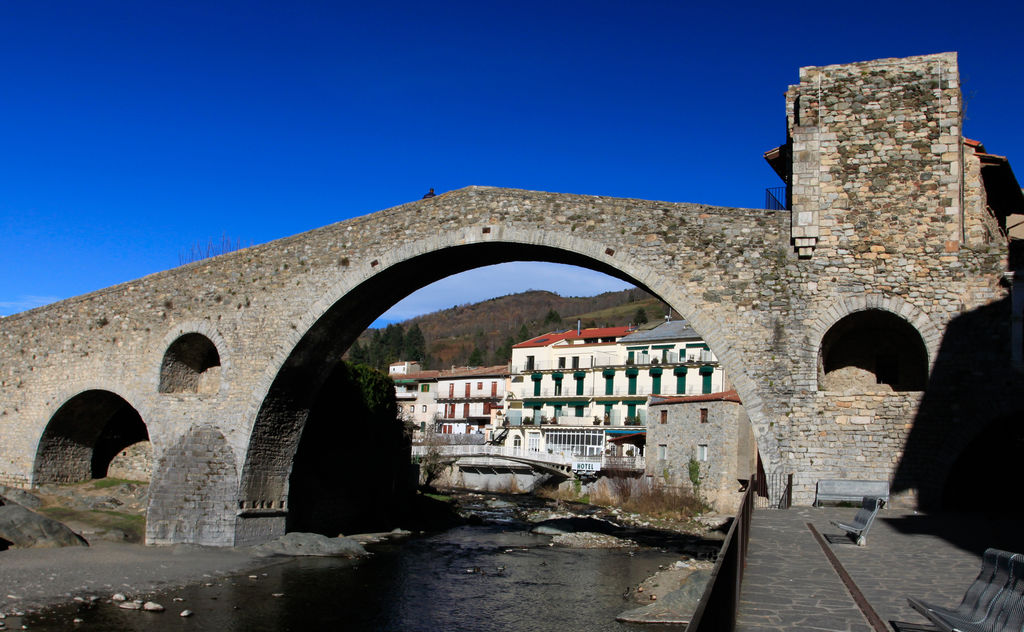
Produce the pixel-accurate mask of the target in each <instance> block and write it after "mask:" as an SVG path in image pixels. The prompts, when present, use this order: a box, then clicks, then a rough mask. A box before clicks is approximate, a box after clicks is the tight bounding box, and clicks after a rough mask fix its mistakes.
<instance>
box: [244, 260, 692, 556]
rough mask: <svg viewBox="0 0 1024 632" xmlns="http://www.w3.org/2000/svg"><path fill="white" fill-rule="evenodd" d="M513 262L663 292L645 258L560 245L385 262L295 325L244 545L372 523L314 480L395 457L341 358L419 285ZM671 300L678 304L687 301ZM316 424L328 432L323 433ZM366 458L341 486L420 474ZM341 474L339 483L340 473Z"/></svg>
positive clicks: (274, 393)
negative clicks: (630, 266)
mask: <svg viewBox="0 0 1024 632" xmlns="http://www.w3.org/2000/svg"><path fill="white" fill-rule="evenodd" d="M511 261H546V262H550V263H560V264H568V265H575V266H579V267H582V268H588V269H591V270H595V271H598V272H602V273H605V274H608V275H610V276H613V277H616V278H619V279H622V280H624V281H627V282H628V283H631V284H633V285H634V286H636V287H639V288H641V289H644V290H646V291H648V292H650V293H651V294H654V295H655V296H657V297H658V298H661V299H662V300H664V299H665V297H662V296H659V295H658V294H657V293H655V292H654V291H652V290H651V289H650V288H648V287H646V286H645V285H644V284H643V283H641V282H640V281H639V280H638V278H639V277H641V276H643V278H647V276H645V275H650V273H649V272H648V271H647V270H646V269H645V268H643V267H642V266H641V265H640V264H637V265H636V272H635V275H630V274H627V273H625V272H623V271H621V270H619V269H616V268H614V267H612V266H611V265H610V264H608V263H606V262H603V261H600V260H597V259H594V258H591V257H589V256H586V255H583V254H580V253H578V252H574V251H572V250H567V249H563V248H559V247H553V246H540V245H533V244H524V243H512V242H500V241H496V242H486V243H471V244H466V245H458V246H452V247H446V248H441V249H439V250H434V251H429V252H425V253H423V254H419V255H416V256H412V257H410V258H408V259H406V260H404V261H401V262H399V263H396V264H393V265H390V266H388V267H386V268H384V269H382V270H381V271H380V272H379V273H377V274H375V275H373V276H370V277H369V278H367V279H366V280H365V281H363V282H362V283H360V284H358V285H356V286H355V287H352V288H351V289H348V290H347V291H345V292H344V293H343V294H342V295H341V296H340V297H338V298H336V299H334V300H333V302H332V303H330V304H329V305H325V306H324V308H323V311H322V312H320V314H319V316H318V317H317V318H316V319H315V322H313V323H312V324H309V325H307V324H301V326H300V327H297V329H298V330H299V331H300V332H304V333H303V334H302V336H301V338H300V339H299V340H298V342H297V343H296V344H295V346H294V347H293V348H292V350H291V352H290V354H289V355H288V357H287V358H286V359H284V360H283V362H282V363H281V365H280V366H279V368H278V369H277V371H276V373H275V375H274V376H273V381H272V383H271V386H270V388H269V390H268V391H267V394H266V396H265V397H264V399H263V401H262V403H261V405H260V407H259V411H258V412H257V414H256V418H255V422H254V426H253V430H252V433H251V435H250V443H249V446H248V450H247V454H246V458H245V464H244V467H243V470H242V475H241V484H240V489H239V500H238V515H239V526H238V528H237V529H236V533H238V534H239V536H238V539H237V540H236V543H237V544H242V543H245V542H246V541H247V538H250V537H252V536H250V535H249V534H257V535H256V536H255V537H256V538H262V537H264V535H263V534H267V533H276V532H280V531H282V530H284V527H285V525H286V524H287V526H288V527H289V528H298V524H299V523H300V522H302V523H303V527H302V528H303V529H306V530H312V531H320V532H323V533H331V534H336V532H337V530H336V529H335V528H334V527H335V526H336V524H337V523H336V522H333V521H334V520H335V519H339V520H340V519H343V518H344V517H345V516H346V515H347V516H348V517H349V518H351V517H358V518H361V519H364V520H366V521H372V520H373V519H374V518H375V517H376V516H375V515H374V514H379V513H381V511H380V510H381V507H375V508H374V507H371V508H370V509H368V508H367V505H366V504H365V503H364V504H362V505H359V504H351V505H346V504H345V503H339V504H337V505H336V506H330V507H329V505H330V504H331V503H333V502H334V496H336V492H337V489H335V490H334V491H333V492H331V493H330V494H328V493H326V492H327V491H330V489H331V488H330V485H325V484H323V482H319V481H316V480H314V479H313V478H310V477H309V475H310V474H312V473H315V472H316V471H317V470H320V471H323V470H325V469H327V470H330V469H331V468H332V467H333V468H339V467H343V466H344V464H345V462H346V461H347V460H349V459H353V457H354V454H353V453H354V452H355V451H360V452H362V453H364V454H369V455H372V456H374V457H375V458H377V459H378V461H379V462H385V461H388V460H389V458H390V457H389V454H388V449H390V448H388V449H382V448H381V447H380V446H377V445H374V443H373V441H372V440H371V433H369V432H368V430H373V431H376V430H377V429H372V428H369V427H368V426H367V425H366V423H365V422H364V421H363V420H361V419H360V418H359V415H358V414H355V411H353V410H352V409H351V408H349V407H348V406H347V405H346V402H345V399H344V398H341V397H339V395H338V393H339V389H342V386H341V385H340V384H339V382H337V376H336V370H337V367H338V365H339V362H340V360H341V358H342V355H343V354H344V353H345V351H346V350H347V349H348V348H349V346H351V345H352V343H353V342H354V341H355V340H356V338H357V336H358V335H359V334H360V333H362V332H363V331H364V330H365V329H366V328H367V327H368V326H369V325H370V324H371V323H372V322H373V321H374V320H376V319H377V317H378V316H379V315H380V314H382V313H384V312H385V311H386V310H387V309H388V308H389V307H390V306H391V305H393V304H395V303H397V302H398V301H399V300H401V299H402V298H404V297H405V296H407V295H409V294H411V293H412V292H414V291H416V290H418V289H420V288H423V287H426V286H428V285H430V284H431V283H433V282H435V281H437V280H439V279H442V278H445V277H448V276H451V275H454V274H458V273H461V272H465V271H467V270H471V269H474V268H479V267H484V266H488V265H494V264H498V263H506V262H511ZM675 298H679V297H675ZM666 302H668V301H666ZM669 304H670V305H671V303H669ZM671 306H672V307H673V308H674V309H677V310H678V307H679V306H677V305H671ZM695 357H697V358H698V360H699V359H700V357H699V356H695ZM653 362H654V361H653V360H652V364H653ZM645 370H647V369H645ZM658 371H659V372H660V367H659V368H658ZM648 372H650V371H649V370H648ZM691 373H692V374H693V375H690V376H689V381H688V382H687V383H691V382H694V383H695V380H698V379H701V378H703V375H696V373H697V370H696V367H694V368H693V369H692V370H691ZM625 375H626V368H625V367H622V375H621V376H620V377H622V378H623V380H625V378H624V377H623V376H625ZM662 379H663V380H664V383H665V384H669V383H671V384H673V385H675V384H676V382H681V381H682V378H681V377H680V376H675V375H671V374H670V376H669V377H668V378H664V377H663V378H662ZM624 383H625V382H624ZM624 388H625V387H624ZM602 392H603V391H602ZM624 392H625V391H624ZM626 399H629V397H626ZM633 399H635V396H634V397H633ZM589 420H590V418H588V421H589ZM591 425H592V422H591ZM318 426H320V427H321V429H319V430H317V429H316V428H317V427H318ZM307 436H308V437H310V439H307ZM312 437H318V438H317V439H315V440H314V439H312ZM300 442H301V444H300ZM355 461H356V460H355V459H354V462H355ZM359 462H362V461H359ZM364 465H365V468H366V469H363V470H362V471H359V469H360V468H358V467H357V468H355V471H353V472H352V473H351V475H347V476H346V478H345V480H344V482H343V484H345V485H349V486H362V487H363V488H364V489H363V490H361V491H360V495H361V496H362V497H372V498H375V499H378V500H379V499H381V498H388V499H391V500H392V501H394V500H397V501H398V504H402V503H404V502H407V499H406V498H404V497H401V496H400V494H401V492H402V491H403V490H405V491H409V492H411V490H412V489H413V488H414V481H410V480H409V477H408V472H407V470H406V469H405V468H403V467H399V468H398V469H397V470H396V469H395V468H392V469H391V470H390V471H387V472H386V471H385V470H386V468H385V469H378V468H376V467H371V464H370V462H369V461H367V462H366V463H365V464H364ZM361 467H362V466H361ZM327 480H329V479H328V478H324V479H323V481H327ZM333 480H334V481H336V482H337V477H334V478H333ZM396 495H397V496H396ZM321 509H322V511H323V515H330V516H333V518H332V523H331V524H329V525H325V524H321V525H316V524H312V523H310V522H308V521H307V520H306V519H305V517H308V516H316V515H318V514H320V513H321ZM353 528H358V527H353Z"/></svg>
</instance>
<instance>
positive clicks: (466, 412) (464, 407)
mask: <svg viewBox="0 0 1024 632" xmlns="http://www.w3.org/2000/svg"><path fill="white" fill-rule="evenodd" d="M462 417H463V418H464V419H469V404H463V405H462Z"/></svg>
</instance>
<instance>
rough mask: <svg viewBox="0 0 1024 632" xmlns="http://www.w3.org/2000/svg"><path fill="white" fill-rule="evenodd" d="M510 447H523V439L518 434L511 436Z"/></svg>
mask: <svg viewBox="0 0 1024 632" xmlns="http://www.w3.org/2000/svg"><path fill="white" fill-rule="evenodd" d="M512 447H513V448H515V449H517V450H518V449H519V448H521V447H523V440H522V439H521V438H520V437H518V436H516V437H512Z"/></svg>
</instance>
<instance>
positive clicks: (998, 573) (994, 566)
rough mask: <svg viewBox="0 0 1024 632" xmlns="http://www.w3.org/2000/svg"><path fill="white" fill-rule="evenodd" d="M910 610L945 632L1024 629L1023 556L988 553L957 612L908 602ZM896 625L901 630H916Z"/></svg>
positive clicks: (956, 609) (994, 551) (896, 623)
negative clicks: (1023, 627)
mask: <svg viewBox="0 0 1024 632" xmlns="http://www.w3.org/2000/svg"><path fill="white" fill-rule="evenodd" d="M907 602H908V603H909V604H910V607H911V608H913V609H914V610H917V611H918V612H920V613H921V614H922V615H924V616H925V618H927V619H928V620H929V621H930V622H931V623H932V624H933V625H935V626H937V628H938V629H939V630H943V631H945V632H953V631H954V630H956V631H959V632H999V631H1001V630H1020V629H1021V628H1022V626H1024V556H1022V555H1020V554H1019V553H1009V552H1007V551H1000V550H998V549H988V550H987V551H985V554H984V556H982V561H981V572H980V573H979V574H978V578H977V579H975V580H974V583H972V584H971V585H970V587H969V588H968V589H967V592H966V593H965V594H964V598H963V601H961V602H960V605H959V606H957V607H956V608H943V607H942V606H934V605H932V604H929V603H927V602H924V601H920V600H918V599H913V598H908V599H907ZM893 624H894V625H895V626H896V627H897V629H900V630H910V629H914V628H915V627H916V626H913V625H912V624H910V625H905V624H904V625H901V624H900V622H896V621H894V622H893Z"/></svg>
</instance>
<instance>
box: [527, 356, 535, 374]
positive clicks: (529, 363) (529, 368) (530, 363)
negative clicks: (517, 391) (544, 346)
mask: <svg viewBox="0 0 1024 632" xmlns="http://www.w3.org/2000/svg"><path fill="white" fill-rule="evenodd" d="M533 364H534V360H533V356H526V370H527V371H532V370H533Z"/></svg>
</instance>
